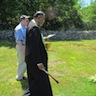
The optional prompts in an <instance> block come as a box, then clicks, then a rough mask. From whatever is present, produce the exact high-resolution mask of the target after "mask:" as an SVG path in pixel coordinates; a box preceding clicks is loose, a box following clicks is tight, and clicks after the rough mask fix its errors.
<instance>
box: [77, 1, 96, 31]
mask: <svg viewBox="0 0 96 96" xmlns="http://www.w3.org/2000/svg"><path fill="white" fill-rule="evenodd" d="M91 2H92V1H91ZM79 12H80V14H81V16H82V20H83V22H84V25H85V29H87V30H96V0H94V1H93V2H92V3H91V5H90V6H88V7H84V8H82V9H80V11H79Z"/></svg>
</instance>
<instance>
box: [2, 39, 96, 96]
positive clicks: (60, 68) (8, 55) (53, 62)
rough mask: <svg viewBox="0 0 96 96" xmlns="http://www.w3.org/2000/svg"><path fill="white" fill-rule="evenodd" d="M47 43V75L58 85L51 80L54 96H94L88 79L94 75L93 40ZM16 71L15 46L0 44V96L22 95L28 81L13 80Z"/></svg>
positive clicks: (94, 88)
mask: <svg viewBox="0 0 96 96" xmlns="http://www.w3.org/2000/svg"><path fill="white" fill-rule="evenodd" d="M50 44H51V47H50V49H49V50H48V55H49V73H50V74H51V75H52V76H54V77H55V78H56V79H57V80H58V81H59V82H60V83H59V84H57V83H56V82H55V81H54V80H53V79H51V78H50V81H51V86H52V89H53V94H54V96H96V83H93V82H91V81H89V79H88V78H89V77H90V76H92V75H95V74H96V40H82V41H54V42H53V41H51V42H50ZM34 50H35V49H34ZM16 69H17V56H16V50H15V43H14V42H8V41H0V96H21V95H22V94H23V93H24V91H25V90H26V89H27V87H28V84H27V82H25V81H22V82H18V81H16V80H15V75H16ZM25 75H26V74H25Z"/></svg>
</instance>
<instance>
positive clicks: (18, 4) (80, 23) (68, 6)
mask: <svg viewBox="0 0 96 96" xmlns="http://www.w3.org/2000/svg"><path fill="white" fill-rule="evenodd" d="M79 1H80V0H0V30H5V29H11V30H12V29H14V28H15V26H16V25H17V24H18V23H19V22H20V16H21V15H22V14H26V15H29V16H31V19H32V16H33V14H34V13H35V12H36V11H38V10H42V11H44V12H45V13H46V22H45V24H44V29H45V30H62V29H63V30H74V29H78V30H96V0H94V1H93V0H92V2H91V5H90V6H87V7H82V6H81V4H80V3H78V2H79ZM81 3H82V2H81ZM50 8H51V9H53V10H54V12H55V13H54V14H55V15H56V17H55V18H53V19H52V18H51V19H50V17H49V18H48V10H50V11H51V9H50ZM50 11H49V12H50ZM31 19H30V20H31Z"/></svg>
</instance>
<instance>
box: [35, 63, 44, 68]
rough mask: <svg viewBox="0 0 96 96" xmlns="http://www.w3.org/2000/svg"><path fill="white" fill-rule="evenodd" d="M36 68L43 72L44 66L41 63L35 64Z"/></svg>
mask: <svg viewBox="0 0 96 96" xmlns="http://www.w3.org/2000/svg"><path fill="white" fill-rule="evenodd" d="M37 66H38V68H39V69H40V70H44V69H45V66H44V65H43V63H39V64H37Z"/></svg>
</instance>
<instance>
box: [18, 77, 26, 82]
mask: <svg viewBox="0 0 96 96" xmlns="http://www.w3.org/2000/svg"><path fill="white" fill-rule="evenodd" d="M16 80H17V81H23V80H27V77H25V76H23V78H22V79H16Z"/></svg>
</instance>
